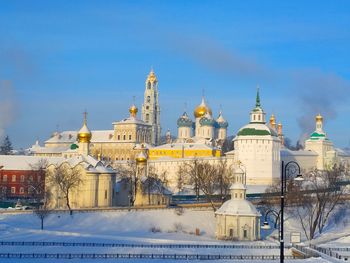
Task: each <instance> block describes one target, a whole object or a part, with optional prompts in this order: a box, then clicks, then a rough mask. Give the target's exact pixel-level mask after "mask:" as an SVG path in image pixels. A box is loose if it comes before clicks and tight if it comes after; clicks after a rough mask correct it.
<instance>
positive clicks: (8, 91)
mask: <svg viewBox="0 0 350 263" xmlns="http://www.w3.org/2000/svg"><path fill="white" fill-rule="evenodd" d="M15 105H16V103H15V96H14V88H13V85H12V82H11V81H8V80H0V138H1V137H2V136H4V134H5V129H6V128H7V127H8V126H9V125H10V124H11V123H12V122H13V120H14V119H15V115H16V107H15Z"/></svg>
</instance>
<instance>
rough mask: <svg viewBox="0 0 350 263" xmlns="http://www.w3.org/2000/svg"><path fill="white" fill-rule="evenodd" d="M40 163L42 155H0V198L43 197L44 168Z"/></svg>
mask: <svg viewBox="0 0 350 263" xmlns="http://www.w3.org/2000/svg"><path fill="white" fill-rule="evenodd" d="M42 163H43V159H42V157H36V156H20V155H0V199H3V200H4V199H31V198H37V199H41V198H43V196H44V187H45V169H43V167H41V166H40V165H42ZM1 167H2V168H1Z"/></svg>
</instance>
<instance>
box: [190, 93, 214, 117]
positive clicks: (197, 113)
mask: <svg viewBox="0 0 350 263" xmlns="http://www.w3.org/2000/svg"><path fill="white" fill-rule="evenodd" d="M206 113H209V114H210V115H212V111H211V108H209V106H208V105H207V104H206V103H205V100H204V97H202V102H201V104H199V105H198V106H197V107H196V108H195V109H194V112H193V114H194V117H196V118H201V117H203V116H204V115H205V114H206Z"/></svg>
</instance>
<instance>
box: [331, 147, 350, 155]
mask: <svg viewBox="0 0 350 263" xmlns="http://www.w3.org/2000/svg"><path fill="white" fill-rule="evenodd" d="M334 150H335V151H336V152H337V154H338V155H339V156H342V157H350V149H340V148H334Z"/></svg>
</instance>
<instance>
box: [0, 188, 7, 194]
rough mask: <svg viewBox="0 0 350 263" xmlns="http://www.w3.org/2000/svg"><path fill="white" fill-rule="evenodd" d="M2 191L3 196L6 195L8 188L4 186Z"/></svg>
mask: <svg viewBox="0 0 350 263" xmlns="http://www.w3.org/2000/svg"><path fill="white" fill-rule="evenodd" d="M1 191H2V194H3V195H5V194H6V192H7V187H6V186H3V187H2V189H1Z"/></svg>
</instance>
